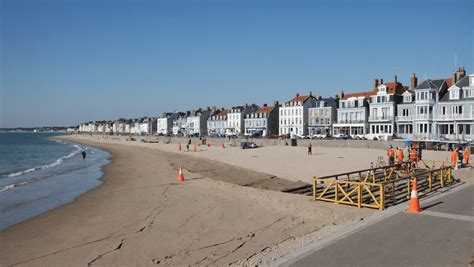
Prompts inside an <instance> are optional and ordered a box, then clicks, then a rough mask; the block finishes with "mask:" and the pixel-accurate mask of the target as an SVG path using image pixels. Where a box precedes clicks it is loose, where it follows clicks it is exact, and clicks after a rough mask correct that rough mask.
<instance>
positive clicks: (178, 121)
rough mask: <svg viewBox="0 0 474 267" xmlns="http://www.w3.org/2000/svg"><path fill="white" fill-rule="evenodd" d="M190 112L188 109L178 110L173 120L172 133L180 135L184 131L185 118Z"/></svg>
mask: <svg viewBox="0 0 474 267" xmlns="http://www.w3.org/2000/svg"><path fill="white" fill-rule="evenodd" d="M190 114H191V112H190V111H187V112H178V114H177V115H176V118H175V119H174V120H173V128H172V131H173V135H177V136H181V135H184V134H185V133H186V123H187V118H188V116H189V115H190Z"/></svg>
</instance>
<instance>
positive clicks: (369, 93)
mask: <svg viewBox="0 0 474 267" xmlns="http://www.w3.org/2000/svg"><path fill="white" fill-rule="evenodd" d="M374 94H375V91H366V92H356V93H349V94H344V97H343V98H342V100H347V99H349V98H351V97H361V96H363V97H370V96H371V95H374Z"/></svg>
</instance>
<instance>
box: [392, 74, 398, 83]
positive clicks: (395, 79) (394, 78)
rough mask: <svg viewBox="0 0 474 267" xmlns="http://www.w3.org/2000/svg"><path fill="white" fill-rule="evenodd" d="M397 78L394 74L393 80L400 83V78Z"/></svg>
mask: <svg viewBox="0 0 474 267" xmlns="http://www.w3.org/2000/svg"><path fill="white" fill-rule="evenodd" d="M397 78H398V77H397V75H393V81H394V82H395V83H398V79H397Z"/></svg>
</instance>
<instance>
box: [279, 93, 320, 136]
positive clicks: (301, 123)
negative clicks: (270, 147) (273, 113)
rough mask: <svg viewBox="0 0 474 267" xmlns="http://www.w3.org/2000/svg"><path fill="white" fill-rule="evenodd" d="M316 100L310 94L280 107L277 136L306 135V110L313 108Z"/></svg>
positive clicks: (295, 98) (298, 96)
mask: <svg viewBox="0 0 474 267" xmlns="http://www.w3.org/2000/svg"><path fill="white" fill-rule="evenodd" d="M315 104H316V98H315V97H314V96H313V94H312V93H311V92H310V94H309V95H307V96H300V95H299V94H296V96H295V97H294V98H292V99H290V100H289V101H287V102H285V104H284V105H283V106H281V107H280V127H279V130H278V134H279V135H283V134H288V135H290V136H294V135H296V136H303V135H307V134H308V109H309V108H311V107H314V106H315Z"/></svg>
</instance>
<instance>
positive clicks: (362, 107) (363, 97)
mask: <svg viewBox="0 0 474 267" xmlns="http://www.w3.org/2000/svg"><path fill="white" fill-rule="evenodd" d="M373 94H375V92H374V91H366V92H358V93H350V94H344V93H342V94H341V99H340V100H339V107H338V109H337V123H334V124H333V134H334V135H337V134H345V135H349V136H351V137H362V136H365V135H366V134H367V132H368V131H367V129H368V120H367V119H368V116H369V110H368V107H369V103H368V100H369V99H370V97H371V96H372V95H373Z"/></svg>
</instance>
